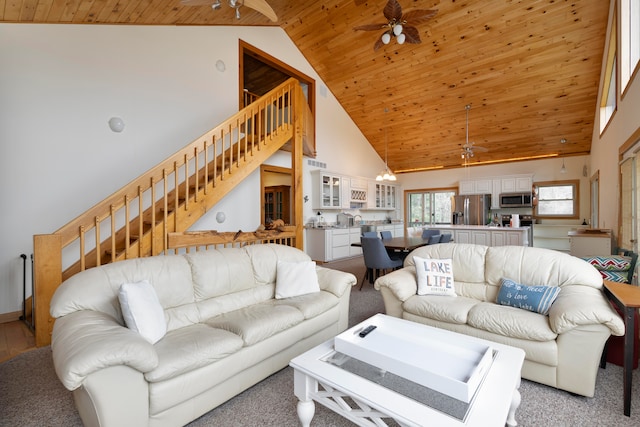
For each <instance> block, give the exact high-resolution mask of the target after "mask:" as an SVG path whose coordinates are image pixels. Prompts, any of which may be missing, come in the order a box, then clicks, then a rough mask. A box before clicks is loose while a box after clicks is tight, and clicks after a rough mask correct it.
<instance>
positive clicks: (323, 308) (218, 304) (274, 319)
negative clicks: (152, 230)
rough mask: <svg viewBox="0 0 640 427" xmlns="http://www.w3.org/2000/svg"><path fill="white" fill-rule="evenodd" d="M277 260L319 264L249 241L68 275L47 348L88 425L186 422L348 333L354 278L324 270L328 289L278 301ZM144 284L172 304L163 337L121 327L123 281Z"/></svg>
mask: <svg viewBox="0 0 640 427" xmlns="http://www.w3.org/2000/svg"><path fill="white" fill-rule="evenodd" d="M278 261H288V262H310V261H311V260H310V258H309V257H308V256H307V255H306V254H305V253H304V252H302V251H300V250H298V249H295V248H291V247H288V246H281V245H273V244H264V245H251V246H246V247H244V248H225V249H219V250H208V251H201V252H196V253H194V254H185V255H166V256H155V257H149V258H140V259H133V260H127V261H122V262H116V263H113V264H108V265H104V266H101V267H97V268H92V269H89V270H86V271H84V272H81V273H78V274H76V275H74V276H73V277H71V278H69V279H68V280H66V281H65V282H64V283H63V284H62V285H61V286H60V287H59V288H58V290H57V291H56V293H55V294H54V296H53V299H52V302H51V314H52V316H53V317H54V318H56V320H55V324H54V328H53V336H52V344H51V347H52V351H53V360H54V366H55V369H56V373H57V375H58V377H59V378H60V380H61V381H62V383H63V384H64V386H65V387H66V388H67V389H69V390H73V395H74V399H75V402H76V407H77V408H78V411H79V413H80V416H81V418H82V421H83V422H84V424H85V425H86V426H102V427H109V426H117V427H123V426H136V427H139V426H179V425H184V424H186V423H188V422H190V421H191V420H194V419H196V418H197V417H199V416H201V415H202V414H204V413H206V412H208V411H210V410H211V409H213V408H215V407H216V406H218V405H220V404H221V403H223V402H225V401H226V400H228V399H230V398H231V397H233V396H235V395H237V394H238V393H240V392H241V391H243V390H245V389H247V388H248V387H250V386H252V385H254V384H256V383H257V382H259V381H261V380H262V379H264V378H266V377H267V376H269V375H271V374H273V373H274V372H277V371H278V370H280V369H282V368H284V367H286V366H287V365H288V363H289V361H290V360H291V359H292V358H293V357H295V356H297V355H299V354H300V353H302V352H304V351H306V350H308V349H309V348H311V347H313V346H315V345H317V344H319V343H321V342H323V341H325V340H327V339H329V338H331V337H333V336H335V335H337V334H338V333H340V332H342V331H343V330H345V329H346V328H347V324H348V310H349V295H350V291H351V287H352V286H353V285H355V284H356V278H355V277H354V276H353V275H352V274H349V273H344V272H340V271H337V270H331V269H327V268H323V267H319V266H317V267H315V269H316V270H315V271H316V273H317V277H318V283H319V287H320V289H321V290H320V291H317V292H314V293H309V294H305V295H300V296H294V297H290V298H280V299H276V298H275V297H274V295H275V288H276V271H277V269H276V267H277V264H278ZM311 271H313V267H312V270H311ZM282 276H284V275H282ZM142 280H148V281H149V282H151V284H152V285H153V288H154V289H155V293H156V294H157V300H159V302H160V305H162V309H163V310H164V319H165V321H166V335H164V337H163V338H161V339H160V340H159V341H157V342H156V343H155V344H151V343H150V342H149V341H147V340H145V339H144V338H143V337H142V336H141V335H140V334H139V333H138V332H135V331H134V330H131V329H129V328H127V327H126V326H125V323H124V321H123V316H122V312H121V306H120V303H119V299H118V292H119V288H120V286H121V285H122V284H123V283H131V282H137V281H142ZM292 393H293V390H292Z"/></svg>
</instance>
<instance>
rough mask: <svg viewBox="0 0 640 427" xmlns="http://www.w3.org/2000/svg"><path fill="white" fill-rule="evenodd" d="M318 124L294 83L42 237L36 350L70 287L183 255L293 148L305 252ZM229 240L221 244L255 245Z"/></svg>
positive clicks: (38, 241)
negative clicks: (198, 226)
mask: <svg viewBox="0 0 640 427" xmlns="http://www.w3.org/2000/svg"><path fill="white" fill-rule="evenodd" d="M312 120H313V119H312V117H311V112H310V110H309V107H308V105H307V103H306V100H305V98H304V95H303V93H302V90H301V89H300V85H299V84H298V82H297V80H295V79H289V80H287V81H286V82H284V83H283V84H281V85H280V86H278V87H276V88H274V89H273V90H272V91H270V92H269V93H267V94H266V95H264V96H262V97H261V98H259V99H258V100H256V101H255V102H253V103H252V104H250V105H248V106H247V107H245V108H244V109H242V110H240V111H239V112H238V113H236V114H234V115H233V116H232V117H230V118H228V119H227V120H225V121H224V122H223V123H221V124H219V125H218V126H216V127H215V128H214V129H211V130H210V131H209V132H207V133H206V134H204V135H202V136H201V137H199V138H198V139H196V140H195V141H193V142H191V143H190V144H189V145H187V146H186V147H184V148H183V149H181V150H180V151H178V152H177V153H175V154H174V155H173V156H171V157H169V158H168V159H166V160H165V161H163V162H162V163H160V164H159V165H157V166H156V167H154V168H152V169H151V170H149V171H147V172H146V173H144V174H143V175H141V176H140V177H138V178H137V179H135V180H133V181H132V182H131V183H129V184H128V185H126V186H125V187H123V188H121V189H120V190H118V191H116V192H115V193H114V194H112V195H111V196H109V197H107V198H106V199H105V200H103V201H102V202H100V203H98V204H97V205H95V206H94V207H92V208H91V209H89V210H88V211H87V212H85V213H84V214H82V215H80V216H79V217H77V218H76V219H74V220H73V221H71V222H69V223H68V224H67V225H65V226H64V227H62V228H60V229H59V230H57V231H56V232H54V233H52V234H46V235H36V236H34V298H35V312H34V321H35V322H34V323H35V336H36V345H38V346H43V345H47V344H49V343H50V341H51V331H52V328H53V319H52V318H51V317H50V316H49V304H50V301H51V297H52V295H53V293H54V292H55V290H56V289H57V287H58V286H59V285H60V284H61V283H62V282H63V281H64V280H65V279H67V278H69V277H71V276H72V275H74V274H76V273H78V272H80V271H83V270H86V269H87V268H91V267H95V266H100V265H103V264H107V263H111V262H117V261H120V260H124V259H131V258H139V257H147V256H152V255H159V254H163V253H164V254H168V253H174V252H177V251H178V249H177V248H178V247H183V246H184V245H182V244H180V245H176V246H174V247H172V246H170V242H169V236H171V235H172V234H176V233H177V232H185V231H186V230H188V228H189V227H190V226H191V225H193V224H194V223H195V222H196V221H197V220H198V219H199V218H200V217H202V215H204V214H205V213H206V212H207V211H208V210H209V209H211V208H212V207H213V206H215V205H216V203H218V202H219V201H220V200H221V199H222V198H223V197H224V196H225V195H226V194H228V193H229V192H230V191H231V190H232V189H233V188H235V187H236V186H237V185H238V184H239V183H240V182H242V181H243V180H244V179H245V178H246V177H247V176H249V175H250V174H251V173H252V172H253V171H255V170H256V169H257V168H259V166H260V165H261V164H262V163H263V162H264V161H266V160H267V159H268V158H269V157H271V155H273V154H274V153H275V152H276V151H278V150H279V149H281V148H282V147H283V146H285V144H287V146H288V147H290V150H291V158H292V160H291V166H292V172H293V177H294V178H293V181H294V186H293V201H292V205H293V217H294V220H293V221H292V222H293V225H294V227H289V228H290V229H291V228H293V231H292V232H291V234H290V235H291V236H292V239H291V240H290V241H291V242H292V243H293V245H294V246H296V247H300V248H302V222H303V221H302V185H301V183H302V178H301V176H302V154H303V149H304V147H305V144H306V145H307V147H309V146H313V145H314V143H313V141H312V139H313V126H311V125H310V123H311V122H312ZM308 151H309V150H308ZM311 151H313V150H311ZM221 236H222V237H221ZM225 236H226V234H221V235H217V236H216V238H215V239H213V240H212V242H213V244H218V245H219V244H223V245H226V244H231V245H233V244H236V245H237V244H248V243H251V241H252V239H250V238H247V236H243V238H242V239H240V241H241V242H242V243H238V241H237V240H236V239H233V238H231V237H225ZM200 237H202V234H200ZM235 237H236V238H237V236H235ZM265 239H266V236H265ZM265 239H260V238H259V237H256V238H255V240H256V241H260V240H265ZM200 241H201V239H200ZM96 242H98V243H96Z"/></svg>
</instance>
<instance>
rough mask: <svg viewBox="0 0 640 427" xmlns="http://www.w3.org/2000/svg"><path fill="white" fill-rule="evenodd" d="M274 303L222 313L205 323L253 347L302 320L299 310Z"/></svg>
mask: <svg viewBox="0 0 640 427" xmlns="http://www.w3.org/2000/svg"><path fill="white" fill-rule="evenodd" d="M275 301H276V300H271V301H267V302H264V303H261V304H255V305H252V306H250V307H245V308H241V309H240V310H235V311H231V312H228V313H224V314H221V315H220V316H216V317H214V318H212V319H209V320H207V321H206V323H207V324H208V325H209V326H212V327H214V328H219V329H224V330H226V331H229V332H232V333H234V334H236V335H238V336H240V337H241V338H242V339H243V341H244V344H245V345H247V346H249V345H253V344H255V343H257V342H260V341H262V340H264V339H266V338H269V337H270V336H272V335H275V334H277V333H278V332H281V331H284V330H285V329H289V328H290V327H292V326H294V325H297V324H298V323H300V322H302V321H303V320H304V316H303V315H302V313H301V312H300V310H298V309H296V308H294V307H291V306H288V305H284V304H277V303H275Z"/></svg>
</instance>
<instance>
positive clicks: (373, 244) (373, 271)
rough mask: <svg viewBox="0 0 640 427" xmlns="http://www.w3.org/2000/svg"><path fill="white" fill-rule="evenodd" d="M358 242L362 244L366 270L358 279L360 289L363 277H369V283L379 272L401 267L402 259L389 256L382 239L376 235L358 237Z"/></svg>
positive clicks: (378, 275)
mask: <svg viewBox="0 0 640 427" xmlns="http://www.w3.org/2000/svg"><path fill="white" fill-rule="evenodd" d="M360 244H361V245H362V255H363V257H364V265H365V267H367V271H366V273H365V275H364V277H363V278H362V280H361V281H360V290H362V285H364V279H365V278H367V277H368V278H369V283H373V282H375V280H376V279H377V278H378V277H380V272H381V271H382V272H383V274H384V273H386V271H387V270H389V269H391V270H396V269H398V268H400V267H402V263H403V261H402V259H398V258H392V257H391V256H389V253H388V252H387V249H386V248H385V247H384V244H383V243H382V239H379V238H378V237H364V236H363V237H360Z"/></svg>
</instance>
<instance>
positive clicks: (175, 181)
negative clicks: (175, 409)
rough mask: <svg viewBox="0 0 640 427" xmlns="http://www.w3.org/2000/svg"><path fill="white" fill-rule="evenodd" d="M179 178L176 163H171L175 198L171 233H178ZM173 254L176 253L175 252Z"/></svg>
mask: <svg viewBox="0 0 640 427" xmlns="http://www.w3.org/2000/svg"><path fill="white" fill-rule="evenodd" d="M179 178H180V177H179V176H178V162H173V194H174V196H175V200H174V206H175V212H174V215H173V231H178V209H179V207H180V184H179V182H180V179H179ZM175 253H178V252H177V251H175Z"/></svg>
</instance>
